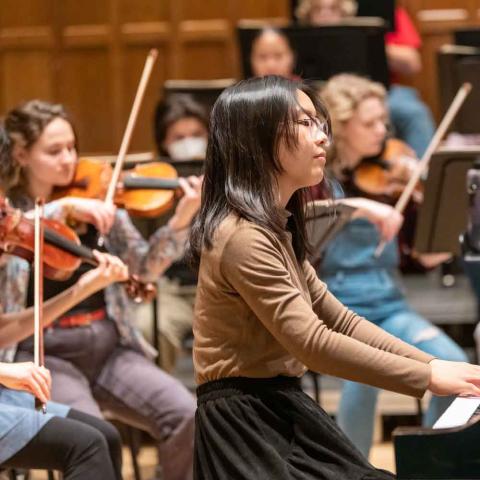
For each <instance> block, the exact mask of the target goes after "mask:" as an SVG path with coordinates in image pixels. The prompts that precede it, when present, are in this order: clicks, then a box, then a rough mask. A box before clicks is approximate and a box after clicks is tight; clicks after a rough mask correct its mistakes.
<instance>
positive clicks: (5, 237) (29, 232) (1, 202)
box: [0, 197, 156, 303]
mask: <svg viewBox="0 0 480 480" xmlns="http://www.w3.org/2000/svg"><path fill="white" fill-rule="evenodd" d="M41 223H42V228H43V238H44V245H43V249H42V250H43V262H42V268H43V274H44V276H45V277H46V278H49V279H52V280H60V281H61V280H66V279H68V278H69V277H70V276H71V275H72V274H73V272H74V271H75V270H76V269H77V268H78V267H79V266H80V265H81V263H82V262H87V263H89V264H91V265H94V266H97V265H98V262H97V260H96V258H95V256H94V254H93V251H92V250H91V249H89V248H87V247H85V246H84V245H82V244H81V243H80V239H79V238H78V236H77V234H76V233H75V232H74V231H73V230H72V229H71V228H69V227H68V226H66V225H65V224H63V223H62V222H58V221H56V220H49V219H42V222H41ZM34 244H35V229H34V222H33V221H32V220H30V219H28V218H26V217H25V216H24V215H23V213H22V212H21V210H18V209H14V208H12V207H11V206H10V205H9V204H8V201H7V200H6V199H5V198H2V197H0V246H1V248H2V249H3V250H4V251H5V252H6V253H8V254H10V255H15V256H18V257H21V258H23V259H25V260H27V261H28V262H32V261H34V259H35V258H36V257H35V255H34ZM125 286H126V290H127V293H128V295H129V296H130V298H132V299H133V300H134V301H135V302H137V303H139V302H142V301H150V300H152V299H153V298H154V297H155V295H156V288H155V286H154V285H153V284H150V283H147V284H144V283H142V282H140V281H139V280H138V278H137V277H136V276H134V275H132V276H130V278H129V279H128V280H127V281H126V282H125Z"/></svg>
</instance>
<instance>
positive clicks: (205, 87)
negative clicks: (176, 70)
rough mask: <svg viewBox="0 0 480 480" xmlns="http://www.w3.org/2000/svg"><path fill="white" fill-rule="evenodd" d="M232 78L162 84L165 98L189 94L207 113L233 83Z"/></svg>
mask: <svg viewBox="0 0 480 480" xmlns="http://www.w3.org/2000/svg"><path fill="white" fill-rule="evenodd" d="M235 82H236V81H235V79H233V78H218V79H215V80H166V81H165V83H164V84H163V91H164V95H165V97H168V96H170V95H176V94H189V95H191V96H192V97H193V98H194V99H195V100H196V101H197V102H199V103H201V104H202V105H204V106H205V107H206V108H207V109H208V111H209V112H210V110H211V109H212V107H213V104H214V103H215V101H216V100H217V98H218V96H219V95H220V94H221V93H222V92H223V90H224V89H225V88H227V87H230V86H232V85H233V84H234V83H235Z"/></svg>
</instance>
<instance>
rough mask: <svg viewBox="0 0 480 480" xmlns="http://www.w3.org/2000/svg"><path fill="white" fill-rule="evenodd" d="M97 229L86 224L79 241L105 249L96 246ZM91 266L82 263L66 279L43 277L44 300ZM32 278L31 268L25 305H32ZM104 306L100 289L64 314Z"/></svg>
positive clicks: (72, 281)
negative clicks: (85, 229) (86, 226)
mask: <svg viewBox="0 0 480 480" xmlns="http://www.w3.org/2000/svg"><path fill="white" fill-rule="evenodd" d="M97 235H98V234H97V230H96V229H95V227H93V225H90V224H89V225H88V228H87V231H86V233H85V234H83V235H80V241H81V242H82V244H83V245H84V246H86V247H89V248H95V249H97V250H100V251H106V250H105V248H99V247H98V246H97ZM92 268H95V267H93V266H92V265H89V264H88V263H82V264H81V265H80V267H79V268H78V269H77V270H76V271H75V272H73V275H72V276H71V277H70V278H69V279H68V280H62V281H57V280H50V279H48V278H44V283H43V292H44V300H48V299H49V298H51V297H54V296H55V295H57V294H58V293H61V292H63V291H64V290H66V289H67V288H69V287H71V286H72V285H75V283H76V282H77V280H78V279H79V278H80V277H81V276H82V275H83V274H84V273H85V272H87V271H88V270H91V269H92ZM33 297H34V280H33V269H31V270H30V278H29V281H28V290H27V307H30V306H32V305H33V301H34V298H33ZM104 307H105V295H104V291H103V290H100V291H98V292H96V293H94V294H93V295H91V296H90V297H88V298H86V299H85V300H83V301H82V302H80V303H78V304H77V305H75V306H74V307H73V308H71V309H70V310H69V311H68V312H65V313H64V315H65V316H66V315H72V314H75V313H85V312H91V311H93V310H98V309H100V308H104Z"/></svg>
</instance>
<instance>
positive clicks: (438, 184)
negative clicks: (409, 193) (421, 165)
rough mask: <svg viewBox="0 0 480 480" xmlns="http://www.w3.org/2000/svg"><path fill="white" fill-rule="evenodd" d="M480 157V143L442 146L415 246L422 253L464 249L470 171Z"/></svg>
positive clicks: (429, 180)
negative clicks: (456, 147) (463, 239)
mask: <svg viewBox="0 0 480 480" xmlns="http://www.w3.org/2000/svg"><path fill="white" fill-rule="evenodd" d="M478 158H480V146H479V147H472V148H464V149H461V150H460V149H455V150H454V149H442V150H440V151H439V152H438V153H436V154H435V155H434V156H433V157H432V160H431V162H430V169H429V172H428V178H427V180H426V183H425V193H424V200H423V204H422V206H421V208H420V212H419V216H418V220H417V231H416V237H415V244H414V246H415V249H416V250H417V251H418V252H419V253H435V252H451V253H455V254H460V253H462V251H461V248H460V242H459V238H460V235H462V234H463V233H464V232H465V230H466V229H467V224H468V210H469V202H468V194H467V188H466V177H467V171H468V170H469V169H471V168H472V167H473V165H474V162H475V160H477V159H478Z"/></svg>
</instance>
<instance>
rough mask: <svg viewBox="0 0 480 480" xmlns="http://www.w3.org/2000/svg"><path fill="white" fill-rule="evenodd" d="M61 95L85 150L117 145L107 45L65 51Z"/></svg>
mask: <svg viewBox="0 0 480 480" xmlns="http://www.w3.org/2000/svg"><path fill="white" fill-rule="evenodd" d="M61 65H62V67H61V70H60V72H59V82H58V98H57V100H58V101H59V102H61V103H63V104H65V105H66V106H67V107H68V109H69V111H70V112H71V113H72V114H73V115H74V117H75V119H76V128H77V132H78V134H79V138H80V145H81V148H82V151H99V152H108V151H110V150H111V148H112V145H113V137H112V125H111V121H112V118H113V115H112V103H113V98H112V95H111V90H110V88H109V86H110V85H109V82H108V79H109V75H110V72H109V65H110V63H109V56H108V52H107V51H106V50H104V49H90V48H88V49H81V48H78V49H74V50H70V51H68V52H65V53H63V54H62V62H61Z"/></svg>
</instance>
